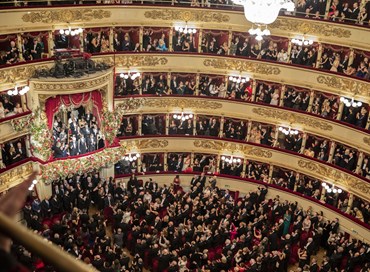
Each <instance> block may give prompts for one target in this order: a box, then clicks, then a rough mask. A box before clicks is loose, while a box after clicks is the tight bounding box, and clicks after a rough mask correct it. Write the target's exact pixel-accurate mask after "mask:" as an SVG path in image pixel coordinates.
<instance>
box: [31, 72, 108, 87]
mask: <svg viewBox="0 0 370 272" xmlns="http://www.w3.org/2000/svg"><path fill="white" fill-rule="evenodd" d="M111 76H112V75H111V74H110V73H108V74H106V75H104V76H101V77H97V78H93V79H89V78H86V79H84V78H81V81H77V82H68V81H67V82H65V83H61V82H60V81H55V82H54V81H49V82H40V83H39V82H32V84H33V86H32V87H33V88H32V89H33V90H34V91H76V90H83V89H88V88H94V87H98V86H100V85H101V84H103V83H104V82H108V81H109V79H110V77H111Z"/></svg>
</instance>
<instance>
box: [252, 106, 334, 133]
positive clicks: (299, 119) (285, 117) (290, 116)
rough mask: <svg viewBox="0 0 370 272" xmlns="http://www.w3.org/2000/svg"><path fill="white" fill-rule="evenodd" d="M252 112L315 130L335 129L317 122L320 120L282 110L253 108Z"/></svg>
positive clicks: (325, 123) (324, 122)
mask: <svg viewBox="0 0 370 272" xmlns="http://www.w3.org/2000/svg"><path fill="white" fill-rule="evenodd" d="M252 112H253V113H255V114H257V115H260V116H263V117H268V118H272V119H275V120H279V121H286V122H289V123H297V124H302V125H306V126H309V127H312V128H315V129H316V128H319V129H321V130H329V131H331V130H333V127H332V126H331V125H329V124H328V123H327V122H326V121H319V120H317V119H318V118H315V117H311V116H306V114H297V113H293V112H288V111H285V110H282V109H265V108H253V109H252Z"/></svg>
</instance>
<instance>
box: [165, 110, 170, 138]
mask: <svg viewBox="0 0 370 272" xmlns="http://www.w3.org/2000/svg"><path fill="white" fill-rule="evenodd" d="M169 128H170V114H169V113H166V132H165V135H168V132H169Z"/></svg>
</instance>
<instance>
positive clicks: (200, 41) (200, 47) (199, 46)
mask: <svg viewBox="0 0 370 272" xmlns="http://www.w3.org/2000/svg"><path fill="white" fill-rule="evenodd" d="M202 36H203V29H199V38H198V41H199V45H198V53H202V46H201V44H202Z"/></svg>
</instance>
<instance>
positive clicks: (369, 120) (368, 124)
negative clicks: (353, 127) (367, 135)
mask: <svg viewBox="0 0 370 272" xmlns="http://www.w3.org/2000/svg"><path fill="white" fill-rule="evenodd" d="M365 128H366V129H369V128H370V115H369V118H368V119H367V124H366V127H365Z"/></svg>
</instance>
